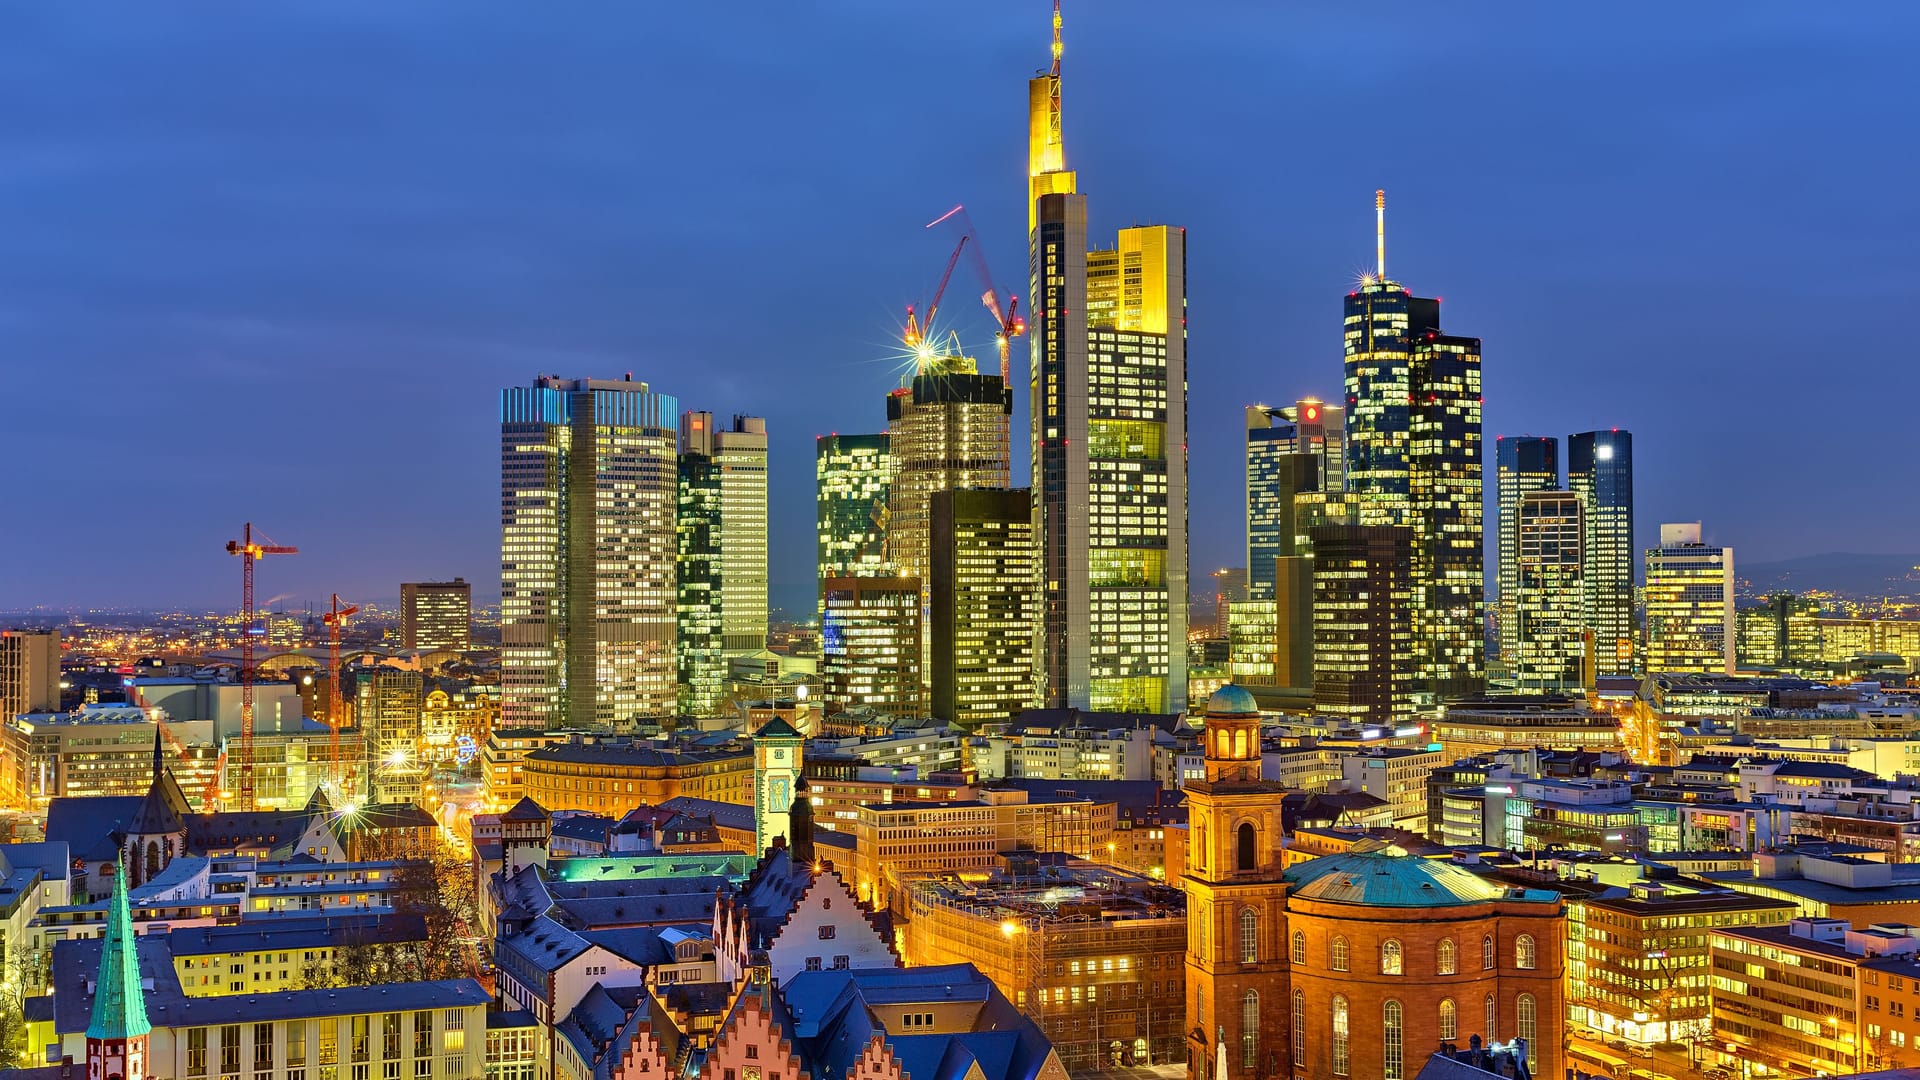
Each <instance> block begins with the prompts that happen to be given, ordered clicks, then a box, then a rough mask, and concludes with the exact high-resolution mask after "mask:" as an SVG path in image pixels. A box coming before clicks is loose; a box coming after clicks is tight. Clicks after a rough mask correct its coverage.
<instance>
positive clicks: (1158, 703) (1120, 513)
mask: <svg viewBox="0 0 1920 1080" xmlns="http://www.w3.org/2000/svg"><path fill="white" fill-rule="evenodd" d="M1053 60H1054V64H1053V67H1052V69H1051V70H1050V71H1048V72H1045V73H1043V74H1041V75H1040V76H1038V77H1037V78H1035V79H1033V80H1032V81H1031V82H1030V83H1029V84H1028V107H1029V127H1028V132H1029V142H1028V178H1029V179H1028V202H1029V206H1030V208H1031V211H1030V214H1029V218H1028V225H1029V235H1028V254H1029V269H1030V283H1029V290H1028V296H1029V297H1030V298H1031V301H1032V319H1031V329H1030V332H1029V337H1030V342H1031V348H1032V353H1031V355H1032V368H1031V370H1032V382H1031V393H1032V398H1031V400H1032V407H1033V413H1032V465H1033V474H1032V484H1031V486H1032V489H1033V492H1034V509H1035V513H1034V531H1035V534H1036V539H1037V542H1038V544H1039V548H1040V582H1041V586H1040V591H1041V603H1042V612H1041V619H1040V642H1039V646H1038V656H1037V661H1038V665H1039V690H1040V698H1041V702H1042V704H1044V705H1047V706H1050V707H1064V706H1073V707H1078V708H1091V709H1096V710H1131V711H1140V712H1179V711H1183V710H1184V709H1185V707H1186V696H1187V671H1186V659H1187V654H1186V636H1187V461H1186V446H1187V432H1186V412H1187V410H1186V389H1187V357H1186V337H1187V335H1186V323H1187V318H1186V315H1187V311H1186V308H1187V289H1186V261H1187V260H1186V231H1185V230H1184V229H1179V228H1175V227H1171V226H1164V225H1150V226H1141V227H1135V228H1128V229H1122V230H1121V231H1120V233H1119V235H1118V238H1117V240H1116V242H1115V244H1114V246H1113V247H1112V248H1110V249H1106V250H1101V251H1089V250H1088V247H1087V203H1086V197H1085V196H1083V195H1081V194H1078V193H1077V191H1076V190H1075V187H1076V178H1075V175H1074V173H1072V172H1071V171H1070V170H1068V169H1067V168H1066V156H1065V149H1064V142H1063V139H1062V136H1061V124H1060V69H1059V60H1060V38H1059V23H1058V19H1057V17H1056V21H1055V24H1054V52H1053Z"/></svg>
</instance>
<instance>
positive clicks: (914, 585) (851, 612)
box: [820, 578, 923, 716]
mask: <svg viewBox="0 0 1920 1080" xmlns="http://www.w3.org/2000/svg"><path fill="white" fill-rule="evenodd" d="M821 596H822V597H823V600H824V608H825V610H824V612H823V614H822V615H821V617H820V675H821V677H822V678H823V680H824V681H825V682H826V695H827V709H828V711H829V712H836V711H840V710H843V709H850V708H853V707H855V706H858V705H866V706H870V707H872V708H874V709H877V710H879V711H881V712H884V713H891V714H893V715H895V716H918V715H920V711H921V708H920V702H921V698H922V694H923V690H922V687H921V685H920V583H919V582H918V581H916V580H914V579H913V578H828V579H827V581H826V584H825V585H824V586H822V588H821Z"/></svg>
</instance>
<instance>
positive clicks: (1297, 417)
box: [1247, 398, 1346, 600]
mask: <svg viewBox="0 0 1920 1080" xmlns="http://www.w3.org/2000/svg"><path fill="white" fill-rule="evenodd" d="M1343 412H1344V410H1342V409H1341V408H1340V407H1339V406H1330V405H1323V404H1321V403H1320V402H1319V401H1318V400H1316V399H1314V398H1304V399H1302V400H1301V401H1300V402H1298V403H1297V404H1294V405H1289V406H1287V407H1285V408H1279V409H1272V408H1268V407H1267V406H1265V405H1254V406H1250V407H1249V408H1248V409H1247V583H1248V588H1249V591H1250V594H1251V595H1252V597H1253V598H1254V599H1256V600H1264V599H1268V598H1270V597H1271V596H1272V595H1273V573H1274V571H1273V567H1274V560H1275V559H1279V558H1283V557H1286V556H1290V555H1297V554H1302V553H1303V552H1302V551H1300V550H1299V545H1297V544H1296V542H1295V537H1296V536H1297V535H1298V533H1299V530H1298V529H1297V528H1296V524H1295V517H1294V509H1295V497H1296V496H1297V495H1298V494H1299V493H1301V492H1303V491H1322V492H1329V493H1332V492H1339V491H1342V490H1343V485H1344V483H1345V477H1346V428H1345V423H1344V421H1343V419H1342V414H1343Z"/></svg>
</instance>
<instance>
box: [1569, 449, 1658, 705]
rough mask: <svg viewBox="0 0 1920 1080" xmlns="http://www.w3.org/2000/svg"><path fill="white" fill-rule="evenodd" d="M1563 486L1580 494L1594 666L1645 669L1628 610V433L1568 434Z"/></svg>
mask: <svg viewBox="0 0 1920 1080" xmlns="http://www.w3.org/2000/svg"><path fill="white" fill-rule="evenodd" d="M1567 489H1568V490H1570V491H1572V492H1573V493H1575V494H1576V495H1578V496H1580V510H1581V514H1582V522H1583V524H1582V528H1584V529H1585V531H1586V542H1585V544H1584V551H1585V555H1584V558H1585V560H1586V565H1585V567H1584V568H1583V570H1582V573H1581V582H1582V588H1584V589H1585V590H1586V603H1585V607H1586V618H1587V622H1588V625H1589V627H1590V628H1591V629H1592V630H1593V652H1594V670H1595V671H1596V672H1597V673H1598V674H1601V675H1633V674H1639V673H1641V672H1642V671H1645V670H1647V668H1646V667H1645V665H1644V663H1643V662H1642V657H1641V655H1640V650H1639V647H1638V645H1637V644H1636V643H1637V641H1638V638H1639V633H1638V623H1637V620H1635V618H1634V611H1633V606H1634V605H1633V581H1634V565H1635V563H1636V561H1637V559H1638V552H1637V550H1636V549H1635V548H1634V542H1633V433H1632V432H1628V431H1621V430H1619V429H1617V428H1616V429H1614V430H1611V431H1587V432H1582V433H1581V434H1578V435H1572V436H1569V437H1568V438H1567Z"/></svg>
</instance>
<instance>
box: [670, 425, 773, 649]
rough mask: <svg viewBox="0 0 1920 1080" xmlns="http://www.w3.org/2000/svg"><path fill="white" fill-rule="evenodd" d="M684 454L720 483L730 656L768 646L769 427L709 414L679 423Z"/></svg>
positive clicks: (724, 621) (724, 617)
mask: <svg viewBox="0 0 1920 1080" xmlns="http://www.w3.org/2000/svg"><path fill="white" fill-rule="evenodd" d="M680 449H681V453H683V454H700V455H703V456H705V457H706V458H708V459H709V460H711V461H712V462H713V465H714V468H715V469H717V470H718V473H719V480H720V530H719V532H718V533H717V534H716V535H717V537H718V540H719V545H720V596H719V601H720V626H721V634H722V637H723V641H724V648H725V649H726V650H727V651H728V652H729V653H751V652H759V651H760V650H761V649H764V648H766V645H767V422H766V421H765V420H763V419H761V418H760V417H758V416H735V417H734V418H733V424H732V426H731V427H725V428H722V427H719V426H718V425H716V424H715V423H714V419H713V414H712V413H710V412H690V413H687V414H686V415H684V416H682V417H681V418H680Z"/></svg>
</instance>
